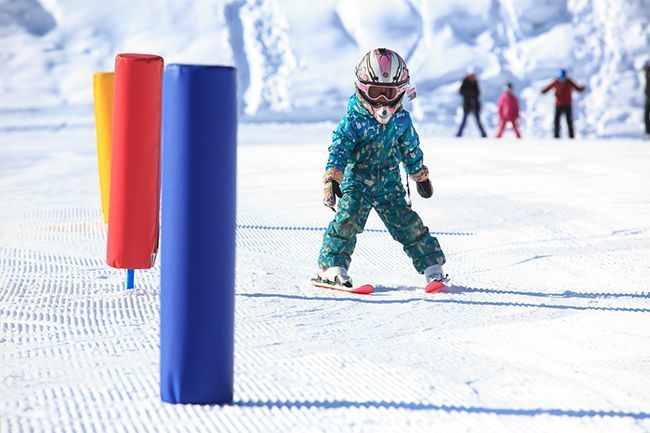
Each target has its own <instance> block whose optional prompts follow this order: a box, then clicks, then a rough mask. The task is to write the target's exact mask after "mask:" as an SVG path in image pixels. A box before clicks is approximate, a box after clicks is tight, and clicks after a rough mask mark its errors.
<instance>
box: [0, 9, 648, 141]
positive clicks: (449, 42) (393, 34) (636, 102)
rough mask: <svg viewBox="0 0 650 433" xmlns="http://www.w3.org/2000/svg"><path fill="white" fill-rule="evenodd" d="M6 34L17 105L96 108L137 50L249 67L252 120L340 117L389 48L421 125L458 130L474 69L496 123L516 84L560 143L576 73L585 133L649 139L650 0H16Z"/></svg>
mask: <svg viewBox="0 0 650 433" xmlns="http://www.w3.org/2000/svg"><path fill="white" fill-rule="evenodd" d="M0 26H1V27H0V63H1V64H2V65H3V67H2V70H0V98H1V101H2V103H1V106H2V107H3V108H5V109H6V108H9V107H13V108H25V107H43V106H58V105H61V104H89V103H90V102H91V93H90V85H89V84H88V83H89V76H90V74H91V73H92V72H93V71H96V70H108V69H111V68H112V59H113V56H114V55H115V53H117V52H125V51H127V52H134V51H135V52H155V53H158V54H161V55H163V56H164V57H165V58H166V60H167V61H168V62H194V63H221V64H235V65H237V67H238V69H239V75H240V77H239V78H240V94H241V111H242V114H243V118H244V119H245V120H255V121H259V120H274V119H277V120H287V121H300V120H333V119H335V118H336V117H337V116H339V115H340V114H341V112H342V109H343V106H344V104H345V100H346V99H347V96H349V94H350V93H351V91H352V70H353V66H354V64H355V63H356V61H357V59H358V58H359V57H360V55H361V54H362V53H363V52H365V51H366V50H368V49H370V48H372V47H375V46H388V47H392V48H393V49H395V50H397V51H399V52H400V53H402V55H403V56H404V57H405V58H406V59H407V61H408V62H409V65H410V68H411V72H412V77H413V81H414V82H415V84H416V85H417V86H418V89H419V94H420V98H419V99H418V100H417V101H418V104H420V105H419V106H416V107H413V108H414V110H415V113H416V117H417V118H418V120H420V121H422V122H428V123H433V124H437V125H440V126H442V127H443V129H444V130H445V132H446V133H449V132H451V130H452V129H453V128H452V126H451V125H452V124H454V123H457V120H458V116H459V115H460V113H459V112H458V104H459V100H458V95H457V88H458V81H459V80H460V79H461V78H462V76H463V74H464V72H465V70H466V69H467V67H468V66H470V65H474V66H477V67H480V68H481V69H482V70H483V72H482V74H481V78H482V85H483V94H484V102H485V107H486V109H485V117H486V118H487V121H488V123H489V124H493V122H494V116H493V113H494V101H495V100H496V98H497V97H498V95H499V93H500V92H501V90H502V86H503V83H504V82H505V81H507V80H510V81H513V82H514V83H515V86H516V89H517V91H518V92H519V93H520V95H521V97H522V104H523V108H524V112H525V113H524V124H525V129H526V131H527V133H528V134H534V135H541V134H546V135H547V134H548V129H549V127H550V123H551V115H552V104H553V102H552V97H551V96H545V97H541V96H540V95H539V89H540V88H541V87H542V86H543V85H544V84H545V83H546V82H547V81H548V80H549V79H550V78H551V77H552V76H553V74H554V73H555V71H556V70H557V69H558V68H561V67H562V68H567V69H569V70H570V71H571V73H572V75H573V76H574V77H575V78H576V79H577V80H578V81H580V82H583V83H585V84H587V86H588V92H587V93H586V94H585V95H584V96H580V97H578V100H577V118H578V122H577V125H578V130H579V132H580V133H581V134H582V135H593V136H601V137H609V136H621V135H629V136H638V135H639V131H640V130H641V106H642V103H643V101H642V92H641V86H642V82H641V73H640V66H641V64H642V63H643V61H644V60H645V59H646V58H647V57H650V41H649V39H648V38H649V37H650V36H648V31H647V29H648V27H649V26H650V2H649V0H625V1H621V0H543V1H534V0H444V1H440V0H437V1H434V0H419V1H418V0H356V1H344V0H319V1H317V2H309V5H308V6H307V3H305V2H304V0H277V1H273V0H235V1H226V0H215V1H201V2H190V1H181V0H161V1H157V2H155V3H152V2H149V1H147V0H116V1H111V2H100V1H90V2H89V1H85V0H43V1H40V2H38V1H37V0H2V1H0Z"/></svg>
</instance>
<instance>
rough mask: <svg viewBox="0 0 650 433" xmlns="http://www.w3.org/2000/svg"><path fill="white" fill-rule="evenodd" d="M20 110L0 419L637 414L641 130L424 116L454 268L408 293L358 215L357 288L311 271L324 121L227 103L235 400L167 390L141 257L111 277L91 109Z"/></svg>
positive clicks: (350, 425) (645, 389)
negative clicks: (130, 283)
mask: <svg viewBox="0 0 650 433" xmlns="http://www.w3.org/2000/svg"><path fill="white" fill-rule="evenodd" d="M29 116H30V118H31V119H32V120H31V123H25V122H23V123H21V122H20V121H19V120H20V116H18V117H15V116H14V114H6V113H5V114H3V115H1V116H0V203H2V206H1V207H0V432H2V433H5V432H7V433H9V432H11V433H14V432H34V431H36V432H62V431H75V432H82V431H121V432H149V431H160V432H180V431H187V432H194V431H195V432H206V431H211V432H229V433H234V432H300V433H303V432H326V431H327V432H332V431H336V432H404V431H408V432H431V431H444V432H452V433H453V432H481V433H484V432H498V433H502V432H522V433H523V432H540V433H547V432H559V431H562V432H606V433H611V432H639V433H641V432H648V431H650V410H649V407H648V402H649V401H650V374H649V372H650V320H649V319H650V292H649V290H648V288H649V287H650V269H649V267H650V265H649V264H650V225H649V221H650V218H649V216H650V191H649V190H648V187H647V185H648V184H650V174H649V173H648V170H647V161H648V159H649V157H650V147H649V146H647V143H644V142H641V141H636V140H603V141H594V140H582V141H581V140H577V141H574V142H567V141H550V140H539V139H524V140H522V141H514V140H510V139H503V140H500V141H497V140H492V139H488V140H474V139H467V140H462V141H460V140H451V139H443V138H436V136H435V135H434V134H432V133H431V132H430V130H429V129H428V128H427V127H424V126H422V127H420V128H419V129H420V133H421V136H422V140H423V141H422V149H423V151H424V153H425V158H426V162H427V163H428V164H429V167H431V169H432V177H433V183H434V186H435V189H436V192H435V194H434V196H433V198H432V199H430V200H423V199H420V198H419V197H414V204H413V206H414V209H415V210H416V211H417V212H418V213H419V214H420V215H421V216H422V218H423V219H424V221H425V223H426V224H427V225H428V226H429V227H430V229H431V231H432V232H434V233H437V236H438V238H439V240H440V242H441V244H442V247H443V248H444V251H445V253H446V255H447V259H448V263H447V265H446V267H445V269H446V271H447V272H448V273H449V274H450V275H451V278H452V282H453V287H452V288H451V289H450V290H449V291H447V292H446V293H439V294H435V295H426V294H425V293H424V292H423V289H422V286H423V284H424V281H423V277H422V276H421V275H418V274H417V273H416V272H415V271H414V270H413V268H412V266H411V264H410V262H409V261H408V259H407V257H406V256H405V255H404V253H403V252H402V250H401V247H400V246H399V245H398V244H397V243H396V242H394V241H393V240H392V239H391V237H390V235H389V234H387V233H386V232H385V231H384V227H383V226H382V225H381V222H380V221H379V219H378V217H377V216H376V215H375V214H374V213H373V214H371V218H370V220H369V222H368V225H367V230H366V232H364V233H363V234H361V235H360V236H359V241H358V246H357V250H356V252H355V254H354V257H353V263H352V266H351V269H350V273H351V276H352V277H353V278H354V279H355V281H356V282H357V283H373V284H375V285H376V286H377V292H376V294H374V295H371V296H365V297H364V296H362V295H356V296H355V295H350V294H346V293H338V292H334V291H327V290H321V289H315V288H312V287H310V286H309V284H308V283H307V281H308V279H309V278H310V277H311V276H313V275H314V273H315V270H316V259H317V255H318V250H319V247H320V243H321V240H322V234H323V228H324V227H325V226H326V225H327V224H328V222H329V220H330V218H331V217H332V215H333V214H332V212H331V211H330V210H329V209H327V208H325V207H324V206H323V205H322V204H321V184H320V175H321V171H322V168H323V165H324V161H325V158H326V147H327V142H328V140H329V134H330V131H331V129H332V128H333V126H334V125H333V124H332V123H312V124H302V125H300V124H293V125H291V124H257V123H252V124H251V123H249V124H244V125H242V127H241V128H240V133H239V135H240V147H239V155H238V163H239V168H238V170H239V171H238V209H237V214H238V216H237V221H238V232H237V280H236V329H235V332H236V336H235V340H236V346H235V352H236V353H235V401H234V403H233V404H232V405H227V406H223V407H220V406H195V405H187V406H182V405H169V404H164V403H162V402H161V401H160V398H159V268H158V266H156V267H154V268H153V269H151V270H149V271H144V272H140V271H139V272H136V289H135V290H133V291H126V290H124V289H123V287H122V284H123V280H124V274H123V272H122V271H117V270H115V269H111V268H108V267H107V266H106V264H105V261H104V260H105V259H104V257H105V247H106V228H105V226H104V225H103V222H102V219H101V214H100V200H99V190H98V181H97V174H96V164H97V162H96V157H95V140H94V133H93V130H92V129H91V128H89V127H88V126H87V123H88V118H89V117H90V116H92V113H91V112H90V111H87V112H83V111H81V112H77V111H74V110H69V111H60V110H57V111H48V110H42V111H33V112H30V113H29ZM62 119H65V120H62ZM162 248H164V245H163V246H162ZM215 278H218V276H215ZM215 320H217V319H216V318H215Z"/></svg>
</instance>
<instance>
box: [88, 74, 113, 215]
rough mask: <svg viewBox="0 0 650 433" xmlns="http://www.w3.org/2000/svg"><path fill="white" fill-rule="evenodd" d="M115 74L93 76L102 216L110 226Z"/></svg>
mask: <svg viewBox="0 0 650 433" xmlns="http://www.w3.org/2000/svg"><path fill="white" fill-rule="evenodd" d="M114 78H115V74H114V73H113V72H96V73H95V74H93V99H94V104H95V132H96V133H97V168H98V170H99V189H100V193H101V199H102V216H103V217H104V224H108V201H109V197H110V186H111V145H112V142H113V92H114V86H113V83H114Z"/></svg>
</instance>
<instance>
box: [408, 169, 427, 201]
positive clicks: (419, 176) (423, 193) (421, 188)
mask: <svg viewBox="0 0 650 433" xmlns="http://www.w3.org/2000/svg"><path fill="white" fill-rule="evenodd" d="M409 177H410V178H411V179H413V180H414V181H415V183H416V185H417V189H418V194H420V197H423V198H429V197H431V196H432V195H433V185H431V181H430V180H429V169H428V168H427V166H426V165H423V166H422V170H420V171H418V172H417V173H413V174H409Z"/></svg>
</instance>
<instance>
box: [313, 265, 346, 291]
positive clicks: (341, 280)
mask: <svg viewBox="0 0 650 433" xmlns="http://www.w3.org/2000/svg"><path fill="white" fill-rule="evenodd" d="M318 278H320V279H321V281H323V282H325V283H329V284H334V285H339V286H344V287H352V278H350V276H349V275H348V271H347V269H345V268H344V267H343V266H332V267H331V268H327V269H319V270H318Z"/></svg>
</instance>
